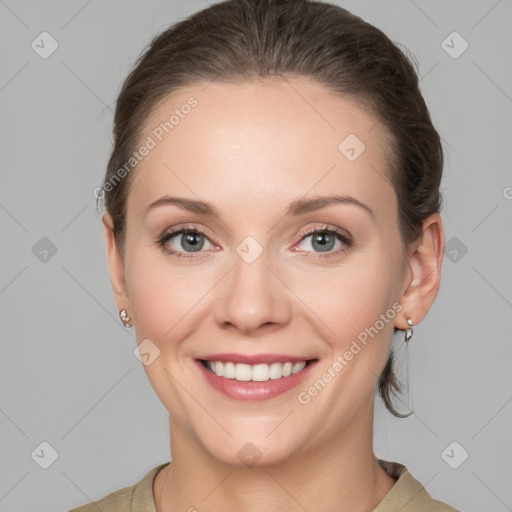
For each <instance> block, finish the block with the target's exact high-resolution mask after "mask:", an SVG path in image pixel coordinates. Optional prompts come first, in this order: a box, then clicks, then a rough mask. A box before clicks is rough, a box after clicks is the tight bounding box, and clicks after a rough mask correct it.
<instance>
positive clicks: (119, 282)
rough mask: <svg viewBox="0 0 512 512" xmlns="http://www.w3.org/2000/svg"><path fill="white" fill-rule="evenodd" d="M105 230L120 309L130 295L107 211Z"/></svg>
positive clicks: (110, 266)
mask: <svg viewBox="0 0 512 512" xmlns="http://www.w3.org/2000/svg"><path fill="white" fill-rule="evenodd" d="M102 221H103V228H104V231H105V242H106V246H107V256H108V267H109V272H110V281H111V283H112V290H113V291H114V297H115V300H116V304H117V307H118V309H122V308H124V307H126V304H125V300H123V298H126V297H127V296H128V293H127V289H126V281H125V273H124V262H123V258H122V255H121V253H120V252H119V248H118V246H117V243H116V239H115V236H114V223H113V220H112V217H111V216H110V214H109V213H105V214H104V215H103V218H102Z"/></svg>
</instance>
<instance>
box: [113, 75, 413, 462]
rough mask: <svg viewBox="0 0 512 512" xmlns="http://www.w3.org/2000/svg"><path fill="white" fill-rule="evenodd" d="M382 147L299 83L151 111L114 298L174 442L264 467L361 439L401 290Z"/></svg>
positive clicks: (404, 270)
mask: <svg viewBox="0 0 512 512" xmlns="http://www.w3.org/2000/svg"><path fill="white" fill-rule="evenodd" d="M191 97H193V100H190V98H191ZM186 105H188V106H186ZM171 116H174V118H172V119H171ZM166 122H168V123H167V125H165V123H166ZM161 123H163V124H161ZM387 141H388V139H387V132H386V131H385V129H384V127H383V126H382V124H380V123H378V122H377V120H376V119H375V118H374V117H372V116H370V115H369V114H367V113H366V112H365V111H363V110H362V109H360V108H359V107H358V106H357V104H356V103H354V102H352V101H349V100H348V99H342V98H341V97H339V96H335V95H333V94H330V93H329V92H328V91H327V90H326V89H324V88H323V87H322V86H320V85H318V84H316V83H314V82H311V81H308V80H306V79H300V80H299V79H294V80H288V81H285V80H282V79H279V80H274V81H271V80H265V81H262V82H258V83H256V82H253V83H244V84H241V85H240V84H226V83H218V82H213V83H211V84H210V85H208V86H207V87H206V86H205V85H201V86H199V85H198V86H194V87H187V89H186V92H183V93H179V94H174V95H172V96H171V97H169V98H167V100H166V101H165V102H164V103H162V104H161V105H160V106H159V108H158V110H157V111H155V113H154V115H153V116H152V117H151V119H150V120H149V122H148V124H147V126H146V132H145V135H144V137H143V139H142V143H141V146H142V145H145V146H146V147H147V148H148V149H147V151H144V150H143V151H141V152H139V153H140V154H139V156H141V155H142V153H147V154H146V156H141V161H140V163H139V164H138V167H137V169H136V170H135V171H133V172H134V173H135V175H134V176H133V178H134V180H133V183H132V186H131V189H130V193H129V196H128V203H127V231H126V253H125V261H124V268H123V277H124V280H125V284H126V290H125V292H126V296H127V299H126V302H125V303H124V305H125V307H127V309H128V312H129V314H130V316H131V317H132V319H133V322H134V325H135V329H136V336H137V342H138V343H144V344H143V345H142V348H143V350H142V352H143V356H142V358H143V361H144V362H145V366H144V369H145V371H146V373H147V375H148V378H149V380H150V382H151V384H152V386H153V388H154V389H155V391H156V393H157V394H158V396H159V398H160V400H161V401H162V403H163V404H164V406H165V407H166V408H167V409H168V411H169V413H170V417H171V428H172V432H171V434H172V437H173V439H174V440H175V441H176V442H180V443H186V442H191V443H193V444H194V445H195V446H196V447H198V449H200V450H203V452H204V453H205V454H208V453H209V454H211V455H213V456H214V457H215V458H217V459H219V460H221V461H224V462H227V463H229V464H238V465H241V464H254V463H255V462H257V461H258V459H259V461H258V463H259V464H272V463H276V462H278V461H282V460H285V459H286V458H287V457H290V456H291V455H294V454H297V453H299V452H301V451H302V452H304V453H307V451H308V450H312V449H318V448H319V447H321V446H322V445H327V443H330V442H332V441H333V440H334V439H339V438H340V432H344V433H346V434H347V435H351V434H354V435H356V436H357V435H358V436H360V435H361V433H362V432H364V433H365V434H364V435H366V434H368V432H371V418H372V412H373V397H374V389H375V386H376V383H377V380H378V376H379V375H380V373H381V371H382V369H383V367H384V365H385V362H386V360H387V357H388V353H389V349H390V339H391V334H392V331H393V327H394V324H395V323H396V322H397V320H398V318H400V319H401V321H402V323H403V317H404V314H405V313H406V312H405V311H401V310H402V306H401V305H400V304H399V302H400V299H401V296H402V293H403V292H404V290H405V289H406V288H407V286H408V284H409V281H410V273H409V272H408V265H407V256H406V254H405V252H404V249H403V247H402V241H401V238H400V233H399V227H398V217H397V198H396V195H395V192H394V190H393V188H392V187H391V185H390V182H389V179H388V178H389V175H390V167H389V164H388V161H389V155H388V153H387V151H388V149H387ZM164 198H179V199H180V202H177V201H175V200H174V199H170V200H169V201H168V202H165V201H164V200H163V199H164ZM331 198H337V199H331ZM212 212H213V213H212ZM182 229H187V230H198V231H197V232H194V231H192V232H191V233H188V234H187V233H185V234H183V233H182V234H174V235H171V233H172V232H176V231H179V230H182ZM313 229H317V230H318V231H319V233H316V234H315V233H313V234H312V233H311V230H313ZM322 230H324V231H322ZM325 230H330V231H328V232H326V231H325ZM159 240H161V245H159V242H158V241H159ZM217 361H220V362H221V363H222V364H219V363H217ZM303 362H304V363H307V364H306V366H305V367H304V369H301V368H302V367H303V366H304V365H303V364H301V363H303ZM212 363H215V364H213V365H212ZM286 363H288V364H286ZM290 363H293V364H290ZM295 363H297V364H295ZM212 366H213V369H214V370H215V373H214V372H213V371H212V369H211V367H212ZM290 371H294V372H296V373H292V374H291V375H289V373H290ZM217 373H218V374H220V375H217ZM222 374H223V375H222ZM286 375H289V376H286ZM230 377H231V378H230ZM232 377H235V378H232ZM247 379H251V380H247ZM252 379H255V380H252ZM345 439H346V438H345ZM249 443H250V444H249ZM247 457H248V458H247ZM251 457H252V458H251ZM251 461H252V462H251Z"/></svg>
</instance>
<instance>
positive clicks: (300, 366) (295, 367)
mask: <svg viewBox="0 0 512 512" xmlns="http://www.w3.org/2000/svg"><path fill="white" fill-rule="evenodd" d="M305 366H306V363H305V362H304V361H301V362H300V363H295V364H294V365H293V368H292V373H299V372H300V371H302V370H304V367H305Z"/></svg>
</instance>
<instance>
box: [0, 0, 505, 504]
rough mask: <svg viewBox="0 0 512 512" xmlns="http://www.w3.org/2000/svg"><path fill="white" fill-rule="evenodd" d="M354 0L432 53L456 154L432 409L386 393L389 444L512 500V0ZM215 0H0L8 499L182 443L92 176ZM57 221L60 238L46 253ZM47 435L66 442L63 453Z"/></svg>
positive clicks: (413, 395) (154, 460)
mask: <svg viewBox="0 0 512 512" xmlns="http://www.w3.org/2000/svg"><path fill="white" fill-rule="evenodd" d="M338 3H339V4H340V5H343V6H345V7H347V8H348V9H349V10H352V11H353V12H354V13H356V14H358V15H360V16H362V17H364V18H365V19H367V20H368V21H369V22H371V23H373V24H375V25H377V26H378V27H379V28H381V29H383V30H384V32H385V33H387V34H388V35H389V36H390V38H391V39H392V40H394V41H397V42H400V43H401V44H403V45H405V46H406V47H408V48H409V49H410V50H411V51H412V52H413V53H414V55H415V56H416V58H417V61H418V63H419V70H420V75H421V76H422V89H423V92H424V94H425V96H426V99H427V102H428V104H429V107H430V109H431V114H432V117H433V119H434V123H435V124H436V126H437V127H438V129H439V132H440V133H441V135H442V137H443V139H444V149H445V152H446V167H445V174H444V181H443V192H444V198H445V202H444V210H443V218H444V221H445V228H446V240H447V241H448V246H447V247H448V248H447V253H446V257H445V261H444V274H443V281H442V286H441V291H440V295H439V298H438V300H437V302H436V304H435V305H434V307H433V309H432V311H431V313H430V314H429V316H428V318H427V319H426V320H425V321H424V322H423V323H422V324H421V325H419V326H418V327H416V328H415V335H414V338H413V340H412V341H411V344H410V347H409V348H408V354H406V353H405V351H404V350H402V351H401V352H400V361H401V362H402V364H403V368H404V372H405V371H408V381H409V388H410V390H409V395H408V396H409V399H408V400H409V406H413V407H414V414H413V415H412V416H410V417H409V418H408V419H404V420H399V419H395V418H393V417H391V415H390V414H388V413H387V412H386V411H385V410H384V408H383V407H382V405H381V404H380V402H378V404H377V408H376V416H375V429H376V430H375V451H376V454H377V455H378V456H379V457H382V458H385V459H388V460H394V461H399V462H402V463H404V464H406V465H407V466H408V467H409V469H410V470H411V472H412V474H413V475H414V476H415V477H416V478H418V479H419V480H420V481H421V482H422V483H423V484H424V485H425V486H426V488H427V490H428V491H429V492H430V493H431V494H432V495H433V496H435V497H437V498H438V499H441V500H443V501H446V502H448V503H450V504H452V505H453V506H455V507H458V508H459V509H461V510H464V511H465V512H473V511H475V512H476V511H479V510H493V511H496V512H501V511H506V510H512V486H511V485H510V481H511V465H512V436H510V430H511V429H510V426H511V420H512V404H511V401H512V386H511V385H510V384H511V377H510V362H511V352H512V344H511V343H510V341H511V324H510V318H511V308H512V302H511V301H512V291H511V290H512V288H511V282H512V269H511V265H510V255H511V252H512V250H511V249H512V238H511V236H510V234H511V224H512V215H511V209H512V200H511V198H512V188H510V187H512V175H511V173H510V162H511V152H512V150H511V146H512V144H511V142H512V140H511V134H512V116H511V112H512V99H511V97H512V87H511V85H512V83H511V82H512V80H511V78H512V73H511V68H510V65H509V62H510V52H511V49H512V45H511V39H512V35H511V34H512V31H511V30H510V19H512V3H511V1H510V0H501V1H496V0H488V1H487V0H486V1H483V0H482V1H462V0H458V1H452V2H442V1H420V0H415V1H412V0H403V1H393V2H391V1H387V2H383V1H344V2H341V1H340V2H338ZM206 5H207V4H206V3H205V2H203V1H156V0H153V1H148V2H141V1H139V2H135V1H122V2H121V1H119V0H117V1H109V2H107V1H105V0H103V1H100V0H92V1H91V0H89V1H86V0H73V1H66V2H65V1H44V2H37V1H26V0H25V1H18V2H15V1H14V0H0V34H1V36H0V37H1V44H0V49H1V50H0V51H1V52H2V58H1V64H0V66H1V75H0V109H1V112H0V119H1V128H0V129H1V135H0V140H1V155H2V156H1V165H2V171H1V180H2V181H1V188H0V220H1V226H2V242H1V247H2V250H1V257H2V260H1V267H0V268H1V273H0V312H1V315H2V316H1V319H2V324H1V325H2V345H1V357H0V393H1V394H0V434H1V436H0V439H1V441H0V465H1V466H0V475H1V478H0V511H2V512H3V511H9V512H13V511H21V510H24V511H36V510H37V511H39V512H44V511H57V510H68V509H70V508H72V507H73V506H77V505H79V504H82V503H86V502H88V500H95V499H99V498H100V497H102V496H104V495H105V494H107V493H109V492H112V491H114V490H116V489H119V488H121V487H124V486H126V485H132V484H133V483H135V482H136V481H138V480H139V479H140V478H142V476H143V475H144V474H145V473H146V472H147V471H148V470H149V469H150V468H152V467H154V466H155V465H157V464H160V463H162V462H165V461H168V460H169V438H168V422H167V412H166V410H165V409H164V407H163V406H162V405H161V404H160V402H159V400H158V398H157V397H156V395H155V394H154V392H153V390H152V388H151V386H150V384H149V382H148V381H147V379H146V376H145V374H144V371H143V368H142V365H141V363H140V362H139V361H138V360H137V359H136V358H135V356H134V355H133V352H132V351H133V349H134V348H135V344H136V342H135V338H134V334H133V332H131V331H125V330H124V328H123V327H122V326H121V324H120V322H119V319H118V317H117V310H116V307H115V303H114V299H113V294H112V291H111V286H110V278H109V275H108V268H107V259H106V251H105V245H104V239H103V231H102V226H101V220H100V214H99V213H98V212H97V211H96V209H95V198H94V195H93V191H94V189H95V188H96V187H97V186H99V184H100V183H101V179H102V175H103V173H104V169H105V165H106V162H107V159H108V155H109V150H110V144H111V120H112V111H113V106H114V105H113V103H114V101H115V98H116V94H117V93H118V91H119V88H120V85H121V81H122V79H124V77H125V76H126V74H127V73H128V71H129V69H130V67H131V65H132V63H133V62H134V61H135V59H136V58H137V56H138V54H139V52H140V51H141V50H142V48H143V47H144V46H145V45H146V43H147V42H149V40H150V38H151V36H153V35H155V34H157V33H158V32H160V31H161V30H163V29H164V28H165V27H166V26H167V25H169V24H170V23H172V22H174V21H177V20H178V19H182V18H183V17H185V16H187V15H189V14H191V13H192V12H194V11H196V10H199V9H201V8H203V7H205V6H206ZM43 31H47V32H49V33H50V34H51V36H52V37H53V38H54V39H55V40H56V41H57V42H58V44H59V47H58V49H57V50H56V51H55V53H53V54H52V55H51V56H50V57H49V58H47V59H42V58H41V57H40V56H39V55H38V54H37V53H36V52H35V51H34V50H33V49H32V48H31V43H32V41H33V40H35V39H36V37H37V36H38V35H39V34H40V33H41V32H43ZM453 31H457V32H458V33H460V34H461V36H462V37H463V38H464V39H465V40H466V41H467V42H468V44H469V47H468V49H467V50H466V51H465V52H464V53H463V54H462V55H460V56H459V57H458V58H452V57H451V56H450V55H448V54H447V53H446V51H445V49H446V48H445V49H443V47H442V44H441V43H442V41H443V40H445V39H446V37H447V36H448V35H449V34H451V33H452V32H453ZM36 41H37V40H36ZM448 41H449V43H448V44H450V45H451V46H453V47H454V48H453V49H452V50H451V51H452V52H453V51H455V50H457V49H460V48H461V46H460V44H461V40H455V41H454V43H451V42H450V39H448ZM445 44H446V43H445ZM507 187H508V188H507ZM43 237H47V238H48V239H49V240H51V242H52V243H53V244H54V245H55V247H56V250H57V252H56V253H55V254H54V255H52V253H51V252H49V253H48V254H47V256H46V261H41V259H40V258H43V256H44V253H41V252H39V251H41V250H42V249H41V247H42V246H41V245H37V244H43V245H44V244H48V242H47V241H43V242H40V239H41V238H43ZM34 246H35V249H33V248H34ZM466 250H467V252H465V251H466ZM402 377H403V378H404V379H406V377H407V375H406V374H405V373H404V375H403V376H402ZM43 441H46V442H47V443H49V444H50V445H51V446H52V447H53V449H54V450H56V451H57V452H58V458H57V459H56V460H55V461H54V462H53V464H51V465H50V466H49V467H48V468H47V469H43V468H42V467H40V465H39V464H38V463H36V462H35V460H38V462H39V463H44V461H43V459H44V458H45V457H49V453H50V451H49V449H43V452H41V447H40V443H41V442H43ZM453 441H456V442H457V443H459V445H460V447H462V448H460V447H458V446H456V447H455V449H454V451H453V452H450V451H448V453H449V455H450V457H451V460H452V463H453V461H455V462H457V460H459V462H460V460H461V457H462V454H463V452H462V449H464V450H466V451H467V452H468V454H469V457H468V458H467V460H466V461H465V462H464V463H462V464H461V465H460V466H459V467H458V468H457V469H452V467H450V466H449V465H448V464H447V462H446V460H447V457H446V452H445V455H444V457H443V456H442V453H443V451H444V450H445V448H446V447H447V446H448V445H449V444H450V443H452V442H453ZM43 448H44V445H43ZM36 449H38V450H39V451H38V450H36ZM34 450H36V453H39V454H40V457H39V459H38V458H37V457H36V456H34V457H32V455H31V454H32V453H33V452H34ZM42 453H44V456H43V455H41V454H42ZM47 460H49V459H47Z"/></svg>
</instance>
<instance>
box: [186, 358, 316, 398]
mask: <svg viewBox="0 0 512 512" xmlns="http://www.w3.org/2000/svg"><path fill="white" fill-rule="evenodd" d="M220 359H222V360H220ZM195 362H196V364H197V367H198V368H199V369H200V371H201V373H202V374H203V375H204V377H205V379H206V382H207V383H208V384H209V386H211V388H213V389H214V390H216V391H217V392H220V393H221V394H222V395H224V396H225V397H227V398H229V399H231V400H241V401H248V402H254V401H260V400H268V399H271V398H275V397H278V396H279V395H282V394H284V393H286V392H288V391H291V390H292V389H293V388H295V387H297V386H298V385H299V384H300V383H301V382H302V381H303V380H304V379H305V378H307V376H308V375H310V374H311V371H312V369H313V367H315V366H316V363H318V359H305V358H304V359H302V358H300V357H295V356H285V355H270V354H260V355H258V356H245V355H240V354H222V355H220V354H217V355H211V356H203V357H202V358H200V359H196V361H195Z"/></svg>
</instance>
